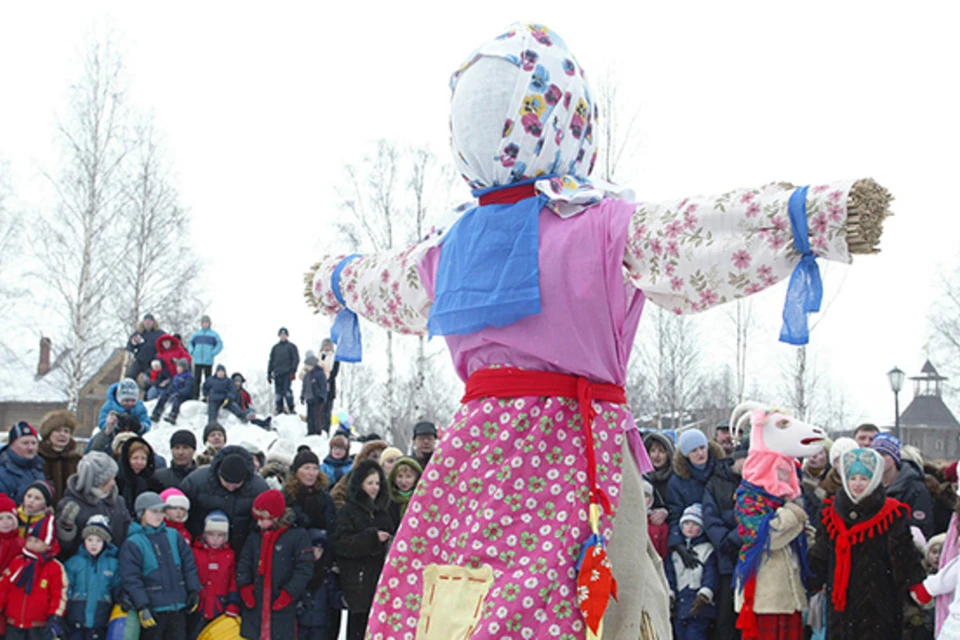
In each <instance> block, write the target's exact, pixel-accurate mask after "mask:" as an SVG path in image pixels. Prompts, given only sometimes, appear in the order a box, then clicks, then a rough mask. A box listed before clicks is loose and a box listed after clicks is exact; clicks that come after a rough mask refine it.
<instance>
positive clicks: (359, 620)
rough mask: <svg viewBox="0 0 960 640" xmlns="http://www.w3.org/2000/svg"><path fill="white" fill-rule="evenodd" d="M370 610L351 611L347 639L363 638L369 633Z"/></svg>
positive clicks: (360, 639) (359, 639)
mask: <svg viewBox="0 0 960 640" xmlns="http://www.w3.org/2000/svg"><path fill="white" fill-rule="evenodd" d="M368 617H370V612H369V611H359V612H357V613H354V612H353V611H351V612H350V615H348V616H347V640H363V636H364V635H366V633H367V618H368Z"/></svg>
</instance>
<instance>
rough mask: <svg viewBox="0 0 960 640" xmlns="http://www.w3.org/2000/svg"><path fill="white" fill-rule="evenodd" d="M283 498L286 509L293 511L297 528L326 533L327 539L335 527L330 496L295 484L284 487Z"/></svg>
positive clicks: (333, 510)
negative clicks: (285, 502) (318, 530)
mask: <svg viewBox="0 0 960 640" xmlns="http://www.w3.org/2000/svg"><path fill="white" fill-rule="evenodd" d="M283 497H284V498H286V500H287V508H288V509H292V510H293V513H294V516H295V517H296V524H297V526H298V527H300V528H301V529H320V530H321V531H326V532H327V538H328V539H329V537H330V535H331V534H332V533H333V530H334V529H336V526H337V509H336V507H335V506H334V504H333V498H331V497H330V494H328V493H327V492H326V491H325V490H323V489H317V488H315V487H304V486H301V485H300V484H297V485H296V486H295V487H290V486H287V487H285V488H284V492H283Z"/></svg>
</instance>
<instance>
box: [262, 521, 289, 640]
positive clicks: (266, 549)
mask: <svg viewBox="0 0 960 640" xmlns="http://www.w3.org/2000/svg"><path fill="white" fill-rule="evenodd" d="M289 528H290V527H281V528H280V529H270V530H269V531H264V532H263V533H262V534H261V535H262V536H263V538H262V539H261V540H260V562H259V564H258V565H257V575H258V576H263V597H262V598H261V599H260V600H261V604H260V640H271V638H270V616H271V615H272V614H273V602H271V601H270V600H271V597H272V596H273V584H272V583H273V545H274V544H276V542H277V538H279V537H280V535H281V534H282V533H283V532H284V531H286V530H287V529H289Z"/></svg>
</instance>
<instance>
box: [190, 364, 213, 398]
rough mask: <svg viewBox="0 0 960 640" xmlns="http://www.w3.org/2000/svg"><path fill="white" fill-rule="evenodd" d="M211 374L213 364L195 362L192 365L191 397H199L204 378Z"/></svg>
mask: <svg viewBox="0 0 960 640" xmlns="http://www.w3.org/2000/svg"><path fill="white" fill-rule="evenodd" d="M212 376H213V365H209V364H195V365H193V397H194V398H199V397H200V390H201V389H202V388H203V380H204V378H210V377H212Z"/></svg>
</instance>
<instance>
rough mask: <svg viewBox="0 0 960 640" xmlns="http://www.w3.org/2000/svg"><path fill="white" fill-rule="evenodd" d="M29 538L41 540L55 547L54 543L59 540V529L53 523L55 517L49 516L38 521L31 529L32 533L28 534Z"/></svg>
mask: <svg viewBox="0 0 960 640" xmlns="http://www.w3.org/2000/svg"><path fill="white" fill-rule="evenodd" d="M27 536H28V537H32V538H39V539H40V540H42V541H44V542H46V543H47V544H49V545H53V543H54V541H56V539H57V527H56V523H54V521H53V516H52V515H47V516H45V517H43V518H42V519H40V520H37V521H36V523H34V525H33V526H32V527H30V532H29V533H28V534H27Z"/></svg>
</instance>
